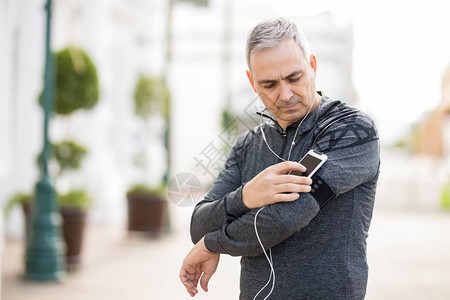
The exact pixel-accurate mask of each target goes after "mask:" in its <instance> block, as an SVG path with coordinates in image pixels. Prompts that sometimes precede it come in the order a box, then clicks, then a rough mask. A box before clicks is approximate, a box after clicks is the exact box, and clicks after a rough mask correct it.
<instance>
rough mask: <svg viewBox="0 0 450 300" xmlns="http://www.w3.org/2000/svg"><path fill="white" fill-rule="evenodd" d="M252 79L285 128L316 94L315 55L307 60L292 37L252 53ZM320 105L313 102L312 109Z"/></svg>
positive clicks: (250, 76) (300, 116) (256, 88)
mask: <svg viewBox="0 0 450 300" xmlns="http://www.w3.org/2000/svg"><path fill="white" fill-rule="evenodd" d="M249 64H250V70H251V71H247V75H248V77H249V80H250V83H251V84H252V86H253V88H254V90H255V92H256V93H257V94H258V95H259V97H260V98H261V100H262V102H263V103H264V105H265V107H266V108H267V109H268V110H269V111H270V112H271V113H272V114H273V115H274V116H275V118H276V119H277V121H278V123H279V124H280V126H281V127H282V128H284V129H286V127H287V126H288V125H289V124H292V123H295V122H297V121H299V120H300V119H301V118H302V117H303V116H305V115H306V113H307V112H308V109H309V108H310V106H311V104H312V102H314V101H317V99H316V97H315V95H316V93H315V91H316V90H315V89H316V86H315V80H314V78H315V68H316V61H315V57H314V56H313V55H311V57H310V58H309V59H308V60H306V59H305V56H304V54H303V51H302V50H301V48H300V46H298V45H297V44H296V43H295V41H294V40H293V39H289V40H285V41H283V42H282V43H281V44H280V45H279V46H277V47H275V48H272V49H268V50H265V51H259V52H256V53H253V54H252V55H251V56H250V62H249ZM317 105H318V103H316V105H313V109H314V108H315V107H316V106H317Z"/></svg>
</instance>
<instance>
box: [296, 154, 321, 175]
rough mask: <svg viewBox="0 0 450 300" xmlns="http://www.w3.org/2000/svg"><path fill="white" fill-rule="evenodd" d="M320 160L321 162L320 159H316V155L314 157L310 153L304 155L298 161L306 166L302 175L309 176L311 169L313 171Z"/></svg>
mask: <svg viewBox="0 0 450 300" xmlns="http://www.w3.org/2000/svg"><path fill="white" fill-rule="evenodd" d="M321 162H322V160H320V159H318V158H317V157H314V156H312V155H306V156H305V157H304V158H303V159H302V160H301V161H300V163H301V164H302V165H304V166H305V168H306V172H303V176H306V177H307V176H309V174H310V173H311V171H313V170H314V169H315V168H316V167H317V166H318V165H319V164H320V163H321Z"/></svg>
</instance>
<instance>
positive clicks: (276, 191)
mask: <svg viewBox="0 0 450 300" xmlns="http://www.w3.org/2000/svg"><path fill="white" fill-rule="evenodd" d="M247 63H248V67H249V71H247V76H248V79H249V81H250V84H251V86H252V87H253V89H254V91H255V92H256V93H257V94H258V96H259V98H260V99H261V101H262V102H263V104H264V106H265V107H266V111H268V112H264V113H263V116H264V118H265V119H267V120H268V121H269V122H268V123H266V124H264V125H261V126H259V127H257V128H255V129H254V130H251V131H249V132H248V133H247V134H246V135H245V136H244V137H243V138H241V139H240V140H238V142H237V144H236V145H235V146H234V148H233V150H232V153H231V154H230V156H229V158H228V160H227V162H226V164H225V168H224V170H223V171H222V172H221V173H220V174H219V176H218V178H217V179H216V181H215V182H214V184H213V186H212V187H211V189H210V190H209V192H208V193H207V195H206V196H205V199H204V200H203V201H201V202H199V203H198V204H197V206H196V208H195V210H194V212H193V215H192V221H191V235H192V240H193V242H194V243H195V246H194V247H193V248H192V250H191V251H190V252H189V254H188V255H187V256H186V258H185V259H184V261H183V265H182V267H181V270H180V279H181V281H182V283H183V284H184V286H185V287H186V289H187V291H188V293H189V294H190V295H191V296H195V295H196V294H197V292H198V290H197V284H198V282H200V285H201V286H202V288H203V289H204V290H205V291H207V284H208V281H209V279H210V278H211V276H212V275H213V274H214V272H215V271H216V268H217V265H218V262H219V255H220V254H229V255H233V256H242V258H241V279H240V290H241V293H240V299H254V297H255V296H256V295H257V297H256V298H257V299H263V298H265V297H266V296H267V295H269V294H270V298H273V299H362V298H364V295H365V292H366V285H367V273H368V266H367V262H366V238H367V233H368V230H369V225H370V221H371V218H372V211H373V204H374V198H375V188H376V183H377V178H378V174H379V165H380V159H379V141H378V135H377V132H376V129H375V126H374V124H373V121H372V120H371V119H370V118H369V117H368V116H366V115H365V114H363V113H361V112H359V111H357V110H356V109H354V108H352V107H350V106H348V105H347V104H345V103H342V102H340V101H336V100H331V99H330V98H328V97H326V96H325V95H323V94H322V93H320V92H316V86H315V76H316V70H317V63H316V58H315V56H314V55H311V54H310V53H309V48H308V44H307V41H306V39H305V38H304V37H303V35H302V34H301V33H299V32H298V30H297V28H296V26H295V25H294V24H293V23H292V22H290V21H287V20H285V19H274V20H268V21H264V22H262V23H260V24H258V25H257V26H256V27H255V28H254V29H253V30H252V31H251V32H250V34H249V37H248V40H247ZM311 149H314V150H316V151H319V152H322V153H324V154H326V155H327V156H328V160H327V161H326V162H325V164H324V165H323V166H322V167H321V168H320V169H319V171H318V172H317V173H316V175H314V176H313V178H312V180H311V179H309V178H307V177H303V176H296V175H290V174H289V172H290V171H291V170H297V171H300V172H303V171H305V167H304V166H302V165H300V164H299V163H296V161H299V160H300V159H301V158H302V157H303V155H304V154H305V153H306V152H308V151H309V150H311ZM325 204H326V205H325ZM262 208H264V209H262ZM256 216H257V220H255V218H256ZM255 227H256V230H255ZM257 234H258V236H259V240H258V237H257ZM260 242H261V244H262V245H263V247H264V248H265V249H266V250H267V249H270V256H271V258H268V257H266V254H265V252H264V251H263V248H262V247H261V244H260ZM268 260H271V263H269V262H268ZM272 266H273V272H272V271H271V270H272V269H271V267H272ZM266 285H267V287H266V288H264V287H265V286H266ZM272 285H273V291H271V289H272V288H271V287H272ZM258 297H259V298H258Z"/></svg>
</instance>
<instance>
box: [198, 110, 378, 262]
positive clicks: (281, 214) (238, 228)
mask: <svg viewBox="0 0 450 300" xmlns="http://www.w3.org/2000/svg"><path fill="white" fill-rule="evenodd" d="M313 148H315V149H317V150H319V151H321V152H324V153H326V154H327V155H328V160H327V162H326V163H325V164H324V165H323V166H322V168H321V169H320V170H319V172H318V173H317V174H318V175H319V176H320V178H321V179H322V180H323V181H324V182H325V183H326V184H327V185H328V186H329V187H330V189H331V190H332V192H333V193H335V194H343V193H345V192H347V191H350V190H352V189H354V188H355V187H357V186H359V185H361V184H363V183H365V182H368V181H370V180H372V179H373V178H374V177H375V176H376V175H377V174H378V170H379V164H380V159H379V141H378V134H377V132H376V129H375V126H374V124H373V121H372V120H371V119H370V118H368V117H367V116H366V115H364V114H361V113H357V114H356V115H354V116H352V117H351V118H342V120H339V119H338V120H337V121H335V122H334V123H333V124H331V126H329V127H327V128H326V130H324V131H322V132H321V134H320V135H319V136H318V139H317V140H316V143H315V144H314V145H313ZM313 185H314V183H313ZM258 210H259V209H253V210H251V211H249V212H247V213H246V214H244V215H242V216H241V217H240V218H238V219H236V220H234V221H233V222H230V223H229V224H225V225H223V226H222V228H221V229H219V230H217V231H214V232H210V233H207V234H206V235H205V237H204V243H205V245H206V248H207V249H208V250H209V251H211V252H213V253H225V254H230V255H233V256H254V255H259V254H261V253H262V249H261V246H260V244H259V242H258V240H257V238H256V234H255V227H254V221H255V215H256V212H257V211H258ZM318 212H319V205H318V203H317V201H316V199H315V198H314V197H313V195H312V194H311V193H302V194H300V197H299V198H298V199H297V200H296V201H293V202H279V203H275V204H272V205H268V206H266V207H265V208H264V209H263V210H262V211H261V212H260V213H259V214H258V219H257V222H256V223H257V229H258V234H259V236H260V239H261V241H262V243H263V245H264V246H265V248H266V249H267V248H270V247H273V246H275V245H277V244H279V243H280V242H282V241H284V240H285V239H286V238H288V237H289V236H291V235H292V234H294V233H296V232H298V231H299V230H301V229H302V228H304V227H305V226H307V225H308V224H309V222H310V221H311V220H312V219H313V218H314V217H315V216H316V214H317V213H318Z"/></svg>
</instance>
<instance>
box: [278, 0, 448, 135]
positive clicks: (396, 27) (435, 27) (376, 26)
mask: <svg viewBox="0 0 450 300" xmlns="http://www.w3.org/2000/svg"><path fill="white" fill-rule="evenodd" d="M277 3H278V5H277V6H276V10H277V13H278V14H279V15H283V16H290V15H291V16H293V14H292V11H296V12H298V14H296V15H297V16H301V15H311V14H317V13H320V12H322V11H330V12H332V13H333V15H334V16H335V18H336V20H337V22H338V23H344V24H348V23H349V22H351V23H352V24H353V28H354V72H353V76H354V78H353V81H354V85H355V88H356V91H357V93H358V95H359V98H360V103H361V106H362V108H363V109H364V110H365V111H367V112H368V113H369V114H371V115H372V116H373V117H374V118H375V119H376V120H377V122H378V126H379V130H380V133H381V134H382V137H384V141H385V142H390V141H392V140H394V139H395V138H396V136H398V134H399V133H401V132H404V131H405V130H406V129H407V128H408V126H409V125H410V124H412V123H414V122H416V121H417V120H419V119H420V118H421V117H422V116H423V114H424V113H425V112H427V111H430V110H431V109H433V108H434V107H435V106H436V105H437V104H438V103H439V101H440V99H441V80H442V75H443V74H444V72H445V69H446V68H447V67H448V66H450V38H449V36H450V13H449V10H448V4H446V2H445V1H436V0H429V1H395V0H378V1H370V2H369V1H354V0H341V1H320V0H318V1H307V2H303V1H287V0H279V1H277ZM293 6H296V7H297V8H298V9H294V7H293ZM313 50H314V49H313ZM319 76H320V74H319Z"/></svg>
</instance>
